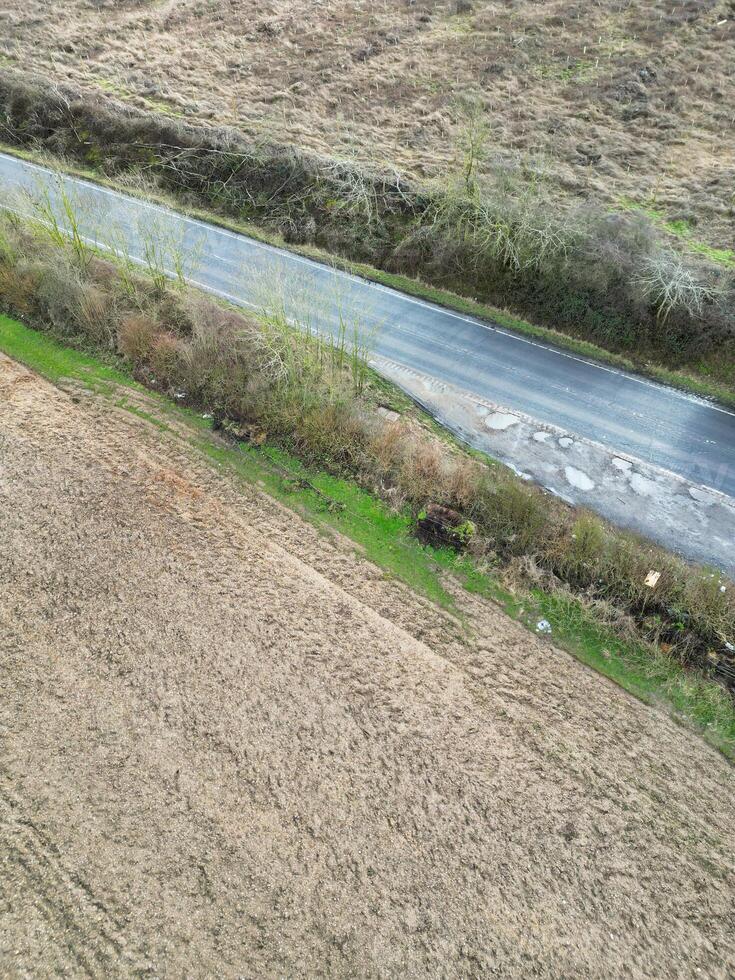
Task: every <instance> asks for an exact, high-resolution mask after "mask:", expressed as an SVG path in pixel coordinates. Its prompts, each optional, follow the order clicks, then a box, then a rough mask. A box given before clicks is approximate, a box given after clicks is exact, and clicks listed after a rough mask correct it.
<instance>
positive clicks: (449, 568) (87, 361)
mask: <svg viewBox="0 0 735 980" xmlns="http://www.w3.org/2000/svg"><path fill="white" fill-rule="evenodd" d="M0 350H2V351H3V352H4V353H6V354H7V355H9V356H10V357H12V358H14V359H16V360H18V361H20V362H22V363H24V364H26V365H27V366H28V367H30V368H32V369H33V370H35V371H37V372H38V373H39V374H41V375H43V376H45V377H46V378H48V379H49V380H51V381H53V382H59V381H60V380H61V379H64V378H69V379H73V380H75V381H77V382H79V383H81V384H83V385H85V386H86V387H88V388H89V389H90V390H91V391H93V392H95V393H97V394H99V395H101V396H103V397H108V398H109V399H110V401H111V402H112V403H113V404H114V405H115V406H116V407H118V408H121V409H125V410H127V411H130V412H131V413H132V414H134V415H135V416H136V417H139V418H143V419H145V420H146V421H148V422H150V423H152V424H154V425H155V426H156V427H157V428H159V429H161V430H162V431H166V432H168V433H170V434H171V436H172V437H173V438H177V439H182V438H183V439H184V440H185V441H186V442H187V443H188V445H189V446H190V447H191V448H192V449H193V450H195V451H196V452H197V453H199V454H201V455H202V456H204V457H205V458H206V459H208V460H209V461H210V462H211V463H212V464H213V465H215V466H216V467H217V468H218V469H221V470H226V471H228V472H229V473H231V474H233V475H235V476H236V477H238V478H239V479H241V480H244V481H245V482H247V483H249V484H252V485H256V486H258V487H261V488H262V489H264V490H265V491H267V492H268V493H269V494H270V495H271V496H273V497H274V498H276V499H277V500H279V501H281V502H283V503H284V504H286V505H287V506H288V507H289V508H291V509H292V510H294V511H296V512H297V513H298V514H300V515H301V516H302V517H304V518H305V519H307V520H309V521H310V522H311V523H312V524H314V525H315V526H316V527H318V528H320V529H321V530H323V531H324V533H334V532H338V533H339V534H341V535H343V536H344V537H346V538H349V539H350V540H351V541H353V542H354V543H355V544H356V545H357V546H358V548H359V550H360V552H361V553H363V554H364V555H365V556H366V557H367V558H368V559H369V560H370V561H371V562H373V563H374V564H376V565H377V566H378V567H380V568H382V569H383V571H384V573H385V574H386V575H388V576H391V577H395V578H397V579H400V580H401V581H402V582H405V583H406V584H407V585H409V586H410V587H411V588H413V589H415V590H416V591H417V592H420V593H421V594H423V595H425V596H427V597H428V598H430V599H431V600H433V601H434V602H436V603H438V604H440V605H441V606H443V607H445V608H449V609H455V602H454V601H453V599H452V595H451V593H450V591H449V590H448V588H447V579H446V576H447V574H451V575H453V576H454V577H455V578H456V579H457V580H458V581H459V582H460V583H461V584H462V585H463V586H464V587H465V588H466V589H467V590H468V591H470V592H474V593H477V594H480V595H482V596H484V597H486V598H489V599H491V600H493V601H494V602H496V603H498V604H499V605H500V606H501V607H502V608H503V609H504V611H505V612H506V613H507V614H508V615H509V616H511V617H512V618H513V619H515V620H517V621H519V622H521V623H523V624H524V625H526V626H528V628H529V629H530V630H534V629H535V626H536V624H537V622H538V621H539V620H540V619H542V618H543V619H547V620H548V621H549V622H550V623H551V625H552V630H553V634H552V639H553V642H554V644H555V645H557V646H560V647H563V648H564V649H566V650H567V651H568V652H569V653H571V654H573V655H574V656H575V657H577V658H578V659H579V660H581V661H582V662H583V663H585V664H587V665H588V666H590V667H592V668H594V669H595V670H596V671H598V672H599V673H601V674H604V675H605V676H606V677H608V678H610V679H611V680H613V681H615V682H616V683H617V684H619V685H620V686H621V687H623V688H624V689H625V690H627V691H629V692H630V693H631V694H634V695H635V696H636V697H638V698H640V699H641V700H643V701H645V702H646V703H648V704H653V705H657V706H659V707H664V708H665V709H666V710H667V711H668V712H669V713H670V714H671V715H672V716H673V717H674V718H675V719H677V720H679V721H680V722H682V723H684V724H685V725H687V726H688V727H690V728H692V729H694V730H696V731H698V732H700V733H701V734H702V735H703V736H704V737H705V739H706V740H707V741H708V742H709V743H710V744H712V745H713V746H715V747H717V748H718V749H719V750H720V751H721V752H722V753H723V754H724V755H725V756H727V757H728V758H730V759H733V760H735V703H733V701H732V699H731V698H730V697H729V696H728V694H727V692H726V691H725V690H724V689H723V688H722V687H721V686H720V685H719V684H717V683H716V682H714V681H712V680H709V679H708V678H706V677H705V676H703V675H701V674H697V673H694V672H689V671H686V670H685V669H684V668H682V667H681V666H679V665H678V664H677V663H675V662H673V661H672V660H670V659H669V658H667V657H666V656H664V655H663V654H657V653H656V652H655V651H652V650H651V648H650V647H648V646H644V645H643V644H638V643H631V642H623V641H622V640H621V639H620V638H619V637H618V636H616V635H615V633H614V632H613V631H612V630H611V629H609V628H608V627H606V626H605V625H604V624H602V623H601V622H599V621H598V620H596V619H595V617H594V615H593V613H592V612H591V611H590V610H589V609H588V608H587V607H585V606H584V605H583V604H582V603H581V602H579V601H578V600H576V599H575V598H573V597H571V596H564V595H559V594H552V593H547V592H543V591H541V590H535V591H532V592H528V593H526V594H519V593H512V592H510V591H508V589H507V588H505V587H504V586H503V585H502V583H501V582H500V581H499V579H498V578H497V577H495V576H493V575H492V574H488V573H487V572H485V571H483V570H481V569H479V568H477V567H476V565H475V564H474V563H473V562H472V560H471V559H469V558H468V557H466V556H461V555H458V554H456V553H455V552H453V551H451V550H449V549H436V548H431V547H425V546H422V545H421V544H420V543H419V542H418V541H417V540H416V538H415V537H414V535H413V533H412V532H413V521H412V518H411V515H410V514H409V513H408V512H395V511H393V510H391V509H390V508H389V507H388V506H387V505H386V504H384V503H383V502H382V501H380V500H378V499H377V498H376V497H374V496H372V495H371V494H370V493H368V492H367V491H365V490H363V489H361V488H360V487H358V486H357V485H356V484H354V483H352V482H350V481H348V480H343V479H339V478H337V477H334V476H331V475H330V474H328V473H325V472H322V471H319V470H316V469H313V468H307V467H305V466H304V465H303V464H302V463H301V462H300V461H299V460H298V459H296V458H295V457H293V456H291V455H290V454H288V453H286V452H284V451H283V450H281V449H279V448H277V447H275V446H268V445H266V446H264V447H262V448H256V447H254V446H250V445H245V444H235V443H229V442H227V443H225V442H223V441H222V440H221V439H218V438H215V437H213V434H212V432H211V421H209V420H208V419H206V418H204V417H203V416H202V415H200V414H199V413H197V412H195V411H193V410H191V409H188V408H184V407H181V406H179V405H176V404H175V403H173V402H172V401H170V400H169V399H168V398H166V397H165V396H163V395H161V394H157V393H155V392H149V391H148V390H147V389H144V388H142V386H141V385H139V384H138V383H137V382H135V381H134V380H133V378H132V377H130V375H129V374H127V373H126V372H125V370H124V368H122V369H121V368H120V367H116V366H113V365H110V364H105V363H104V362H102V361H101V360H100V359H98V358H94V357H90V356H89V355H87V354H85V353H83V352H80V351H77V350H75V349H72V348H70V347H68V346H65V345H62V344H61V343H59V342H58V341H57V340H55V339H54V338H53V337H51V336H49V335H48V334H45V333H39V332H36V331H34V330H32V329H30V328H29V327H27V326H25V325H23V324H22V323H19V322H18V321H16V320H12V319H10V318H8V317H5V316H0ZM142 392H145V395H146V398H147V403H146V407H145V408H142V407H141V406H140V404H139V399H136V397H135V395H136V394H140V393H142ZM182 433H183V435H182ZM455 611H456V609H455ZM549 656H556V654H555V653H554V652H553V650H552V649H551V648H550V649H549Z"/></svg>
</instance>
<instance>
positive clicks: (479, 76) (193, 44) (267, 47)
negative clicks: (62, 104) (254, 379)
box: [0, 0, 735, 247]
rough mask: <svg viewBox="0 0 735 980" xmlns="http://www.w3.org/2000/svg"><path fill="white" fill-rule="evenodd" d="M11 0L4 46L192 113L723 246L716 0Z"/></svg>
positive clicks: (727, 90) (733, 80)
mask: <svg viewBox="0 0 735 980" xmlns="http://www.w3.org/2000/svg"><path fill="white" fill-rule="evenodd" d="M460 6H461V7H462V9H465V8H466V7H469V8H470V9H469V10H466V12H464V13H460V14H458V13H457V7H458V5H457V3H456V0H446V2H437V0H417V2H415V3H410V4H409V3H403V2H396V0H376V2H371V3H365V2H363V0H334V2H330V3H324V4H317V3H314V2H312V0H265V2H263V0H258V2H254V0H241V2H238V3H232V2H230V0H207V2H203V0H181V2H177V3H170V2H164V3H146V2H137V3H136V2H126V3H100V2H98V3H94V4H91V3H89V2H88V0H67V2H66V3H64V5H63V17H59V5H58V4H49V3H47V2H46V0H7V2H6V4H5V5H4V12H3V13H2V14H0V18H2V20H0V23H3V22H4V23H3V30H2V36H3V44H2V48H0V51H2V53H3V58H2V60H3V62H4V63H5V64H9V65H15V66H17V67H19V68H22V69H23V70H37V71H39V72H41V73H42V74H45V75H46V76H47V77H49V78H51V79H52V80H53V81H55V82H63V81H70V82H73V83H75V84H81V85H82V86H86V87H87V88H94V89H97V90H100V91H102V92H103V93H105V94H107V95H109V96H112V97H114V98H118V99H121V100H125V101H128V102H131V103H134V104H136V105H139V106H142V107H146V108H149V109H156V110H159V111H160V110H164V111H167V112H170V113H173V114H175V115H178V116H181V117H183V118H185V119H187V120H192V121H196V120H199V121H205V122H215V123H218V124H226V125H231V126H233V127H235V128H237V129H239V130H241V131H243V132H245V133H246V134H248V135H250V136H253V135H256V136H258V135H260V136H263V137H264V138H273V139H276V140H277V141H279V142H280V141H285V142H290V143H293V144H294V145H297V146H299V147H306V148H311V149H314V150H317V151H319V152H321V153H326V154H331V155H337V156H342V157H347V158H353V157H354V158H357V159H360V160H364V161H366V162H373V163H374V162H377V163H381V164H393V165H397V166H399V167H400V168H401V169H402V170H404V171H406V172H407V173H408V174H409V175H413V176H420V177H427V176H431V175H436V174H442V173H444V172H446V171H447V170H450V169H461V166H462V161H461V160H460V159H459V157H461V156H462V150H461V145H462V144H463V142H464V135H465V131H466V125H467V123H466V113H465V112H463V110H462V108H461V106H460V103H461V101H462V99H463V97H466V96H467V95H470V96H471V98H472V99H473V100H475V101H476V102H477V103H478V104H479V106H480V107H481V110H482V114H483V119H484V121H485V123H486V125H487V128H488V131H489V138H488V146H487V150H488V152H487V154H486V159H485V162H484V164H483V163H482V162H481V163H480V171H482V168H483V167H484V168H485V169H486V170H490V169H491V170H493V171H495V172H497V171H498V170H500V171H502V170H503V169H504V168H507V169H508V170H509V171H514V170H524V169H527V168H529V167H530V168H532V169H533V170H534V172H535V173H536V174H537V175H541V179H545V180H547V181H548V183H549V185H550V187H551V188H552V190H553V193H554V195H555V196H556V197H558V198H559V199H562V200H568V201H570V200H573V199H574V198H578V197H583V198H587V197H590V196H591V197H592V198H597V199H600V200H602V201H604V202H606V203H617V202H619V201H620V200H621V198H630V199H633V200H636V201H639V202H641V203H644V204H646V205H648V206H650V207H654V208H655V209H657V210H658V211H660V212H662V214H663V215H664V216H665V217H666V218H668V219H682V218H683V219H686V220H689V219H691V220H692V221H694V222H697V224H698V227H697V232H696V233H697V235H698V236H700V237H701V238H703V239H704V240H706V241H709V243H710V244H714V245H726V246H728V247H730V246H731V245H732V235H733V198H732V187H733V177H734V176H735V162H734V161H735V139H734V137H733V133H734V132H735V129H734V127H733V108H732V107H733V105H735V76H734V73H733V59H732V48H733V40H734V39H735V12H734V11H733V9H732V4H731V2H730V0H597V2H595V3H569V2H567V0H545V2H543V3H534V2H531V0H507V2H503V3H500V2H487V0H474V2H472V3H470V4H462V5H460Z"/></svg>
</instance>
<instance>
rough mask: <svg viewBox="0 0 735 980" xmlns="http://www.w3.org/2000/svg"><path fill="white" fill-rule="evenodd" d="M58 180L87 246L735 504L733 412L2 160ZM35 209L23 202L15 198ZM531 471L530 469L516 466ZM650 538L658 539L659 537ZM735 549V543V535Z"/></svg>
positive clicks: (17, 178) (47, 181) (18, 187)
mask: <svg viewBox="0 0 735 980" xmlns="http://www.w3.org/2000/svg"><path fill="white" fill-rule="evenodd" d="M59 181H63V183H64V186H65V188H66V191H67V193H68V195H69V197H70V199H71V200H72V201H73V202H74V205H75V209H76V211H77V214H78V216H79V221H80V227H81V229H82V231H83V233H84V235H85V236H86V237H88V238H89V239H92V240H95V241H97V242H99V243H100V244H104V245H107V246H112V247H115V248H117V249H121V248H123V247H124V248H125V249H127V252H128V254H129V255H130V256H131V257H133V258H135V259H142V258H143V257H144V255H145V252H146V246H147V245H148V248H149V251H150V243H151V242H157V243H158V260H157V261H159V262H160V263H161V264H163V265H165V266H166V268H167V269H168V271H169V272H170V271H172V269H173V266H174V256H175V255H177V254H179V255H182V256H183V257H184V261H183V268H184V274H185V275H186V277H187V278H188V279H190V280H191V281H192V282H194V283H196V284H198V285H200V286H203V287H204V288H205V289H207V290H210V291H212V292H214V293H216V294H218V295H220V296H222V297H225V298H227V299H229V300H231V301H233V302H234V303H237V304H240V305H243V306H247V307H256V308H265V307H273V306H279V307H282V308H283V309H284V311H285V312H286V314H287V315H288V316H289V317H292V318H294V319H296V320H299V321H300V322H308V323H309V324H310V325H311V326H312V327H313V328H315V329H319V330H321V331H326V332H329V333H332V334H337V333H339V331H340V324H342V329H346V332H347V336H348V340H351V338H352V336H353V331H355V330H356V331H357V332H358V334H359V335H360V337H361V338H362V340H363V341H364V342H365V343H366V344H367V345H368V346H369V348H370V349H371V350H372V351H373V352H374V353H375V354H376V355H377V356H378V358H384V359H387V360H389V361H392V362H394V363H397V364H399V365H404V366H407V367H410V368H412V369H414V370H416V371H418V372H421V373H422V374H425V375H427V376H430V377H432V378H435V379H437V380H438V381H439V382H447V383H449V384H451V385H454V386H456V387H458V388H461V389H464V390H466V391H468V392H471V393H473V394H475V395H477V396H479V397H481V398H484V399H487V400H489V401H491V402H493V403H497V404H499V405H502V406H505V407H507V408H508V409H510V410H512V411H517V412H521V413H524V414H525V415H527V416H531V417H532V418H534V419H537V420H538V421H540V422H546V423H549V424H551V425H555V426H558V427H560V428H562V429H565V430H567V431H568V432H570V433H572V434H575V435H578V436H581V437H584V438H586V439H589V440H593V441H595V442H597V443H600V444H602V445H603V446H605V447H607V448H609V449H610V450H611V451H613V452H615V453H621V454H623V455H626V456H629V457H633V458H634V459H639V460H642V461H643V462H645V463H647V464H649V465H653V466H655V467H660V468H662V469H664V470H667V471H669V472H671V473H674V474H676V475H678V476H680V477H683V478H684V479H685V480H687V481H689V482H691V483H692V484H695V485H699V486H705V487H708V488H711V489H714V490H717V491H719V492H720V493H723V494H726V495H728V496H729V497H733V498H735V413H733V412H731V411H728V410H726V409H724V408H720V407H718V406H715V405H711V404H709V403H707V402H705V401H702V400H700V399H698V398H696V397H693V396H690V395H687V394H684V393H682V392H679V391H676V390H674V389H670V388H667V387H665V386H662V385H659V384H655V383H653V382H650V381H648V380H646V379H644V378H639V377H636V376H634V375H632V374H627V373H625V372H622V371H618V370H616V369H612V368H609V367H606V366H603V365H600V364H597V363H595V362H593V361H589V360H586V359H584V358H581V357H577V356H575V355H573V354H570V353H568V352H565V351H561V350H557V349H556V348H554V347H553V346H550V345H547V344H544V343H541V342H538V341H535V340H531V339H529V338H526V337H521V336H516V335H514V334H512V333H510V332H508V331H506V330H504V329H502V328H500V327H498V326H496V325H494V324H492V323H486V322H483V321H480V320H477V319H474V318H472V317H469V316H465V315H463V314H459V313H454V312H452V311H450V310H447V309H444V308H442V307H439V306H434V305H432V304H430V303H427V302H424V301H422V300H418V299H414V298H412V297H410V296H406V295H404V294H402V293H399V292H397V291H395V290H392V289H388V288H386V287H384V286H380V285H376V284H374V283H371V282H368V281H366V280H363V279H360V278H358V277H356V276H351V275H348V274H346V273H343V272H340V271H336V270H334V269H331V268H329V267H328V266H324V265H321V264H319V263H317V262H313V261H310V260H308V259H305V258H303V257H301V256H298V255H294V254H293V253H290V252H288V251H284V250H280V249H277V248H274V247H272V246H269V245H265V244H263V243H261V242H257V241H254V240H253V239H250V238H247V237H246V236H244V235H238V234H233V233H232V232H229V231H226V230H223V229H221V228H217V227H215V226H212V225H208V224H204V223H202V222H199V221H195V220H192V219H190V218H186V217H183V216H181V215H178V214H176V213H174V212H171V211H168V210H166V209H163V208H160V207H158V206H156V205H153V204H149V203H147V202H145V201H142V200H139V199H137V198H131V197H127V196H125V195H122V194H119V193H116V192H112V191H109V190H107V189H105V188H101V187H98V186H96V185H94V184H91V183H88V182H86V181H80V180H76V179H73V178H69V177H59V176H58V175H56V174H53V173H52V172H50V171H47V170H44V169H43V168H39V167H36V166H34V165H32V164H29V163H26V162H24V161H21V160H18V159H16V158H14V157H11V156H6V155H2V154H0V186H1V187H2V191H3V193H4V194H5V193H7V192H12V193H13V194H14V193H15V192H16V191H27V192H30V193H31V194H32V195H34V196H36V197H38V194H39V192H40V191H47V192H48V194H49V198H50V200H52V201H55V202H57V203H58V200H59V189H58V188H59ZM15 206H17V207H18V208H20V209H21V210H22V209H23V208H24V207H25V208H27V202H26V203H24V200H23V195H22V194H21V196H20V197H19V198H16V200H15ZM516 465H518V466H519V467H521V468H522V467H523V460H518V461H516ZM653 536H654V537H655V534H653ZM733 537H734V538H735V534H733Z"/></svg>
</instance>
